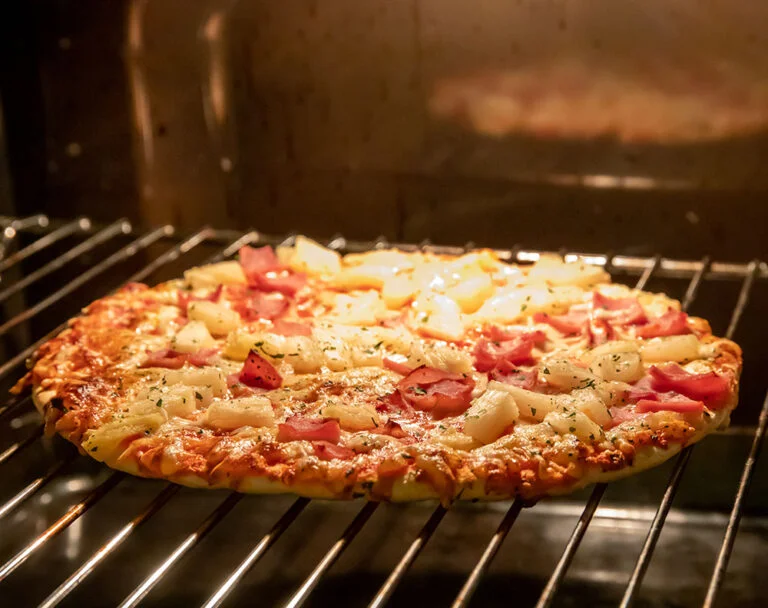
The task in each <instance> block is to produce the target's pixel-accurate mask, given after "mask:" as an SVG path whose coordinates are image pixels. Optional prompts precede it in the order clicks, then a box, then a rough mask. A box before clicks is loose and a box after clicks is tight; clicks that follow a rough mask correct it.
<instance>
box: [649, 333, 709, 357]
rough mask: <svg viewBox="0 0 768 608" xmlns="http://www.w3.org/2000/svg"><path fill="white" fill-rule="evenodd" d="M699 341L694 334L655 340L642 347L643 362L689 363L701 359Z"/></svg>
mask: <svg viewBox="0 0 768 608" xmlns="http://www.w3.org/2000/svg"><path fill="white" fill-rule="evenodd" d="M699 346H700V344H699V339H698V338H697V337H696V336H694V335H693V334H686V335H683V336H669V337H666V338H653V339H652V340H648V341H646V342H643V343H642V344H641V345H640V352H641V354H642V357H643V361H647V362H649V363H657V362H662V361H676V362H678V363H680V362H687V361H693V360H695V359H698V358H699Z"/></svg>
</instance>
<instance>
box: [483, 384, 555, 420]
mask: <svg viewBox="0 0 768 608" xmlns="http://www.w3.org/2000/svg"><path fill="white" fill-rule="evenodd" d="M489 384H490V382H489ZM494 386H496V388H497V389H498V390H504V391H506V392H508V393H509V394H510V395H512V397H513V398H514V399H515V403H516V404H517V407H518V409H519V410H520V415H521V416H524V417H525V418H528V419H531V420H536V421H539V422H540V421H541V420H543V419H544V416H546V415H547V414H548V413H549V412H552V411H554V410H555V408H556V407H557V401H556V400H555V398H554V397H552V396H551V395H544V394H542V393H535V392H533V391H528V390H525V389H524V388H520V387H518V386H512V385H511V384H503V383H497V385H494Z"/></svg>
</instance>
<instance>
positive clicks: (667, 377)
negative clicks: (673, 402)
mask: <svg viewBox="0 0 768 608" xmlns="http://www.w3.org/2000/svg"><path fill="white" fill-rule="evenodd" d="M648 371H649V373H650V375H651V378H652V380H651V387H652V388H653V389H654V390H656V391H659V392H664V391H674V392H676V393H680V394H681V395H685V396H686V397H688V398H689V399H693V400H694V401H703V402H704V403H706V404H707V405H708V406H712V405H715V406H716V405H719V404H721V403H722V402H723V401H725V399H726V398H727V397H728V395H729V393H730V383H729V382H728V379H727V378H725V377H723V376H720V375H718V374H716V373H715V372H708V373H705V374H692V373H690V372H687V371H685V370H684V369H683V368H682V367H680V365H678V364H677V363H667V364H666V365H663V366H660V367H657V366H655V365H654V366H652V367H651V368H650V370H648Z"/></svg>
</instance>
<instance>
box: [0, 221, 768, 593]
mask: <svg viewBox="0 0 768 608" xmlns="http://www.w3.org/2000/svg"><path fill="white" fill-rule="evenodd" d="M2 226H3V229H4V232H3V235H4V240H3V253H2V259H0V269H1V270H2V279H3V280H2V284H1V285H0V301H2V303H3V312H4V316H3V322H2V325H0V338H2V345H3V349H4V352H3V355H4V356H3V364H2V366H0V380H2V383H3V385H4V387H5V388H8V387H9V386H10V385H11V384H12V383H13V382H14V381H15V379H16V378H17V377H18V376H19V375H20V374H21V373H22V372H23V367H24V361H25V359H26V358H27V357H28V356H29V355H30V354H31V353H32V352H33V350H34V348H35V347H36V346H37V345H38V344H39V343H40V341H41V340H43V339H44V338H45V337H46V336H47V335H48V334H49V333H50V332H51V331H55V330H56V329H57V327H59V326H60V324H61V323H63V322H64V321H65V320H66V319H67V318H68V317H70V316H72V315H74V314H77V312H78V310H79V309H80V308H81V307H82V306H84V305H85V304H87V303H88V302H90V301H91V300H93V299H94V298H96V297H98V296H100V295H105V294H106V293H108V292H110V291H111V290H113V289H116V288H117V287H119V286H120V285H121V284H122V283H124V282H126V281H129V280H141V281H148V282H151V283H154V282H157V281H162V280H165V279H169V278H172V277H174V276H178V275H179V274H180V273H181V272H182V271H183V270H184V269H185V268H187V267H189V266H191V265H194V264H200V263H203V262H205V261H208V260H212V259H222V258H224V257H227V256H231V255H233V254H234V253H235V252H236V251H237V249H238V247H239V246H240V245H242V244H244V243H252V244H264V243H268V244H277V243H280V242H284V241H286V240H289V239H290V238H291V237H290V236H289V237H273V236H269V235H265V234H262V233H259V232H256V231H246V232H239V231H233V230H215V229H211V228H207V227H204V228H201V229H199V230H196V231H193V232H180V231H178V230H176V229H174V227H173V226H170V225H162V226H159V227H157V228H155V229H141V228H138V227H136V226H134V225H133V224H131V223H130V222H129V221H127V220H118V221H116V222H113V223H111V224H107V225H103V224H99V223H96V222H93V221H91V220H90V219H88V218H84V217H80V218H76V219H74V220H60V219H51V218H49V217H47V216H45V215H35V216H31V217H25V218H11V217H3V218H2ZM326 243H327V244H329V245H330V246H331V247H334V248H337V249H339V250H342V251H360V250H365V249H369V248H371V247H382V246H388V245H392V246H396V247H403V248H414V247H427V248H429V247H431V248H433V249H436V250H438V251H446V252H458V251H461V248H457V247H439V246H436V245H432V244H429V243H422V244H418V245H406V244H397V243H389V242H388V241H387V240H386V239H385V238H383V237H382V238H380V239H378V240H376V241H372V242H359V241H352V240H347V239H345V238H344V237H341V236H337V237H335V238H333V239H330V240H329V241H326ZM470 246H471V245H470ZM538 253H539V252H538V251H536V250H528V249H522V248H519V247H517V248H511V249H506V250H501V254H502V255H503V256H504V257H506V258H507V259H510V260H518V261H521V262H525V261H531V260H534V259H535V258H536V255H538ZM559 253H560V254H561V255H564V256H566V258H567V259H572V258H573V257H574V256H582V257H583V259H585V260H586V261H588V262H589V263H594V264H602V265H606V267H607V268H608V269H609V270H610V272H611V274H612V275H613V277H614V280H617V281H620V282H623V283H626V284H628V285H640V286H641V287H644V288H645V289H650V290H664V291H666V292H667V293H669V294H670V295H672V296H673V297H676V298H679V299H681V300H682V301H683V302H684V303H685V304H686V305H688V309H689V310H690V312H691V313H692V314H698V315H702V316H706V317H708V318H709V319H710V320H711V322H712V326H713V330H714V331H715V333H719V334H727V335H729V336H732V337H733V338H734V339H735V340H737V341H738V342H739V343H740V344H741V345H742V346H743V347H744V350H745V352H746V353H747V354H748V356H747V364H746V366H745V371H744V376H743V384H742V396H741V402H740V405H739V408H738V409H737V410H736V412H735V414H734V417H733V421H732V426H731V427H730V428H729V429H727V430H725V431H721V432H717V433H715V434H714V435H712V436H710V437H708V438H707V439H706V440H705V441H703V442H701V443H700V444H698V445H696V446H695V447H692V448H688V449H686V450H684V451H683V452H682V453H681V455H679V456H678V457H675V458H673V459H671V460H670V461H669V462H668V463H666V464H665V465H664V466H661V467H658V468H657V469H653V470H651V471H648V472H645V473H642V474H640V475H636V476H633V477H631V478H629V479H627V480H624V481H621V482H617V483H614V484H610V485H608V486H607V487H604V486H597V487H595V488H587V489H586V490H583V491H581V492H579V493H577V494H574V495H572V496H568V497H565V498H557V499H545V500H542V501H540V502H539V503H538V504H536V505H523V504H521V503H519V502H511V503H510V502H498V503H487V504H486V503H474V504H473V503H467V504H464V503H457V504H454V505H452V506H451V507H450V508H448V509H443V508H442V507H439V506H438V505H437V504H435V503H431V502H421V503H415V504H406V505H397V504H376V503H367V502H360V501H353V502H332V501H318V500H312V501H309V500H305V499H296V498H293V497H290V496H242V495H238V494H235V493H228V492H220V491H211V492H204V491H198V490H191V489H186V488H178V487H176V486H174V485H171V484H165V483H163V482H159V481H149V480H142V479H137V478H132V477H129V476H126V475H123V474H121V473H116V472H112V471H109V470H107V469H106V468H105V467H103V466H101V465H99V464H98V463H96V462H95V461H91V460H90V459H89V458H87V457H83V456H79V455H78V454H77V453H76V451H75V450H74V448H72V446H70V445H69V444H67V443H66V442H65V441H64V440H62V439H60V438H57V437H53V438H48V437H44V436H42V433H41V431H42V429H41V418H40V416H39V415H38V414H37V412H36V411H35V409H34V407H33V406H32V405H31V404H30V400H29V397H28V396H22V397H21V398H12V399H10V400H5V401H4V404H3V405H2V406H0V439H1V440H2V443H1V444H0V450H2V452H0V469H2V475H3V480H4V483H3V487H2V490H0V530H2V543H0V594H2V596H3V597H4V598H8V599H12V600H13V601H12V603H13V605H19V606H22V605H23V606H27V605H38V604H39V605H41V606H54V605H59V604H62V605H72V606H76V605H77V606H108V605H120V606H134V605H138V604H139V603H141V604H142V605H162V606H190V605H201V606H207V607H212V606H219V605H231V606H236V605H246V604H251V603H253V602H258V603H259V604H260V605H268V606H272V605H276V606H277V605H285V606H300V605H307V606H311V605H314V606H323V605H329V604H333V605H339V606H362V605H371V606H383V605H405V606H411V605H413V606H416V605H423V604H425V603H427V604H428V605H452V606H457V607H458V606H466V605H475V606H496V605H499V606H501V605H507V604H508V603H509V601H510V598H511V597H514V601H516V602H518V603H520V604H521V605H531V606H533V605H535V606H541V607H543V606H550V605H553V606H583V605H586V604H589V605H593V606H616V605H621V606H629V605H636V606H649V607H656V606H698V605H706V606H714V605H722V606H736V605H739V606H760V605H764V604H765V603H766V601H768V595H766V590H765V586H764V585H762V580H761V577H762V576H763V572H762V570H763V568H762V564H764V563H765V560H766V558H768V542H767V541H766V538H767V535H768V517H767V515H768V502H766V499H765V497H766V496H768V476H767V475H766V469H765V464H766V463H765V459H763V460H759V446H760V444H761V442H762V440H763V437H764V435H765V431H766V423H768V401H766V389H767V388H768V383H767V382H766V380H765V376H764V374H762V372H761V369H762V368H763V367H764V366H765V364H766V363H767V361H766V359H767V358H768V350H766V349H765V347H764V345H763V344H761V342H762V336H761V332H762V329H763V328H764V309H765V305H766V303H767V302H768V300H766V298H767V297H768V281H766V279H768V268H767V267H766V265H765V263H763V262H760V261H757V260H755V261H745V262H741V263H731V262H727V263H724V262H721V261H719V260H717V259H716V258H709V257H704V258H702V259H688V260H686V259H675V258H668V257H664V256H662V255H661V254H655V255H653V256H650V257H639V256H627V255H612V254H606V253H604V252H595V251H591V252H584V251H573V250H570V249H568V248H566V247H563V248H560V249H559Z"/></svg>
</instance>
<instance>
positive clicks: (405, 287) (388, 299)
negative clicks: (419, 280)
mask: <svg viewBox="0 0 768 608" xmlns="http://www.w3.org/2000/svg"><path fill="white" fill-rule="evenodd" d="M418 292H419V288H418V286H417V285H416V282H415V281H414V280H413V278H412V277H411V276H409V275H407V274H399V275H396V276H393V277H390V278H389V279H387V280H386V281H385V282H384V285H383V286H382V288H381V297H382V298H383V300H384V304H386V305H387V308H389V309H391V310H398V309H400V308H402V307H403V306H405V305H406V304H407V303H408V302H410V301H411V300H412V299H413V298H414V297H415V296H416V294H417V293H418Z"/></svg>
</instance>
